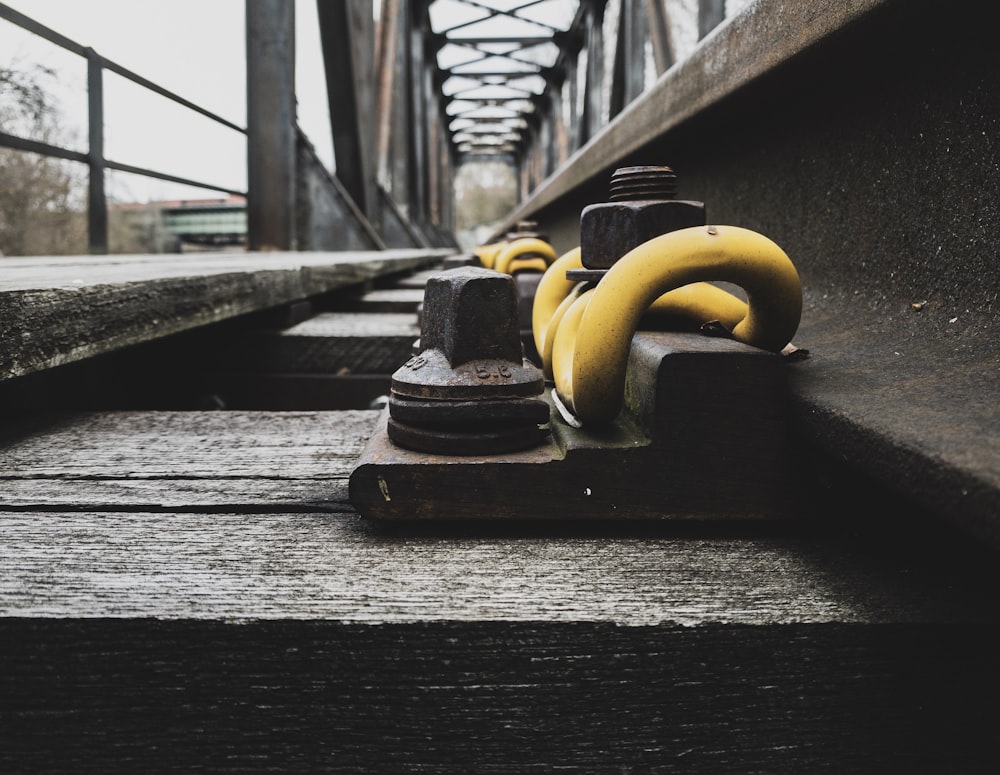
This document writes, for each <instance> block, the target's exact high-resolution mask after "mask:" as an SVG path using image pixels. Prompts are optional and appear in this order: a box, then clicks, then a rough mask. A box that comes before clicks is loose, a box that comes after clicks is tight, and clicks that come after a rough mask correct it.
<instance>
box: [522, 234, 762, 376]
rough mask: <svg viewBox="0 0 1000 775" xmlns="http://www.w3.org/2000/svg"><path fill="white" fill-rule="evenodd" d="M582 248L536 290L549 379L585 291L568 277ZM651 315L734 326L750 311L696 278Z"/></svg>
mask: <svg viewBox="0 0 1000 775" xmlns="http://www.w3.org/2000/svg"><path fill="white" fill-rule="evenodd" d="M582 268H583V264H582V263H581V260H580V248H578V247H577V248H573V249H572V250H570V251H568V252H567V253H564V254H563V255H562V256H560V257H559V258H558V259H557V260H556V262H555V263H554V264H552V266H550V267H549V270H548V271H547V272H546V273H545V276H544V277H542V280H541V282H540V283H539V284H538V288H537V289H536V290H535V303H534V306H533V307H532V315H531V329H532V335H533V336H534V339H535V349H536V351H537V352H538V354H539V356H540V357H541V359H542V371H543V372H544V373H545V378H546V379H550V380H551V379H552V345H553V342H554V340H555V332H556V331H557V330H558V328H559V324H560V322H561V321H562V317H563V315H564V314H565V313H566V310H567V309H569V306H570V304H572V303H573V302H574V301H576V299H577V298H578V297H579V295H580V294H581V293H582V291H583V288H584V286H585V285H586V284H585V283H577V282H575V281H573V280H567V279H566V272H567V271H568V270H572V269H582ZM645 314H646V315H649V316H651V317H654V318H655V317H660V316H663V317H672V318H681V319H684V320H688V321H690V322H692V323H694V324H695V325H702V324H704V323H708V322H710V321H713V320H717V321H719V322H720V323H721V324H722V325H723V326H725V327H726V328H728V329H730V330H732V329H733V328H734V327H735V326H736V324H737V323H739V322H740V321H741V320H743V318H745V317H746V315H747V305H746V302H744V301H743V300H742V299H739V298H737V297H736V296H733V294H731V293H729V292H728V291H724V290H723V289H722V288H719V287H717V286H715V285H712V284H711V283H707V282H696V283H690V284H689V285H684V286H682V287H680V288H675V289H674V290H672V291H667V292H666V293H664V294H663V295H662V296H659V297H658V298H656V299H655V300H654V301H653V303H652V304H650V305H649V307H648V308H647V309H646V311H645Z"/></svg>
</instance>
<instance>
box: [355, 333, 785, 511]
mask: <svg viewBox="0 0 1000 775" xmlns="http://www.w3.org/2000/svg"><path fill="white" fill-rule="evenodd" d="M786 372H787V369H786V367H785V364H784V363H783V362H782V359H781V358H780V357H778V356H776V355H774V354H772V353H767V352H764V351H762V350H758V349H756V348H752V347H747V346H746V345H742V344H739V343H738V342H733V341H731V340H727V339H715V338H710V337H705V336H701V335H698V334H665V333H657V334H647V333H642V334H639V335H637V336H636V339H635V340H634V342H633V351H632V355H631V357H630V363H629V380H628V385H627V388H626V410H625V412H624V413H623V414H622V415H621V416H620V418H619V420H618V422H616V423H615V424H613V425H612V426H611V427H609V428H605V429H601V430H592V429H586V428H582V429H578V428H573V427H570V426H569V425H567V424H566V423H564V422H562V421H561V420H560V419H559V417H558V413H557V412H556V411H555V410H554V409H553V414H552V419H551V420H550V422H549V423H548V425H547V427H548V428H549V429H550V431H551V434H550V435H549V436H547V437H545V438H543V439H541V443H540V444H539V445H538V446H534V447H532V448H530V449H526V450H523V451H514V452H510V453H504V454H491V452H494V451H495V450H490V449H480V450H477V451H471V448H470V447H468V446H467V447H466V451H465V452H461V453H457V452H454V451H452V449H451V448H448V447H441V446H436V447H435V448H434V449H428V450H427V451H428V452H431V454H426V453H425V452H421V451H411V450H407V449H402V448H400V447H399V446H398V445H396V444H394V443H393V442H392V441H391V436H392V433H393V429H392V422H393V420H392V418H391V416H390V415H391V411H392V410H391V409H389V410H387V411H386V412H385V413H384V414H383V417H382V418H381V419H380V421H379V423H378V424H377V425H376V428H375V431H374V433H373V435H372V438H371V440H370V441H369V443H368V446H367V447H366V449H365V451H364V452H363V453H362V455H361V458H360V459H359V462H358V466H357V468H356V469H355V471H354V473H353V474H352V475H351V482H350V490H351V501H352V503H354V505H355V507H356V508H357V509H358V510H359V511H360V512H361V513H362V514H363V515H365V516H367V517H370V518H372V519H377V520H449V519H468V520H490V519H522V520H523V519H568V520H580V519H585V520H586V519H620V520H631V519H701V520H715V519H727V520H728V519H785V518H788V517H789V516H790V515H791V514H792V513H793V511H794V504H795V496H796V477H795V475H794V467H793V461H792V459H791V456H790V454H789V448H788V438H787V426H786V417H785V410H786V409H787V402H786V400H785V391H786V387H785V379H786ZM546 400H547V401H551V397H550V396H549V395H546ZM412 427H413V426H411V429H412ZM495 430H496V426H487V430H486V431H484V433H483V435H484V436H485V435H486V434H487V433H490V432H494V431H495ZM535 430H536V431H538V430H539V429H537V428H536V429H535ZM542 430H543V429H542ZM446 436H447V434H445V437H446ZM438 441H439V440H438V439H435V440H434V441H433V442H432V443H434V444H437V443H438ZM460 441H468V439H465V440H463V439H456V440H455V445H456V446H458V444H459V442H460Z"/></svg>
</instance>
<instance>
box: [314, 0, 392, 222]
mask: <svg viewBox="0 0 1000 775" xmlns="http://www.w3.org/2000/svg"><path fill="white" fill-rule="evenodd" d="M316 7H317V11H318V17H319V27H320V39H321V43H322V46H323V62H324V65H325V68H326V83H327V95H328V97H329V104H330V126H331V128H332V131H333V150H334V156H335V158H336V161H337V178H338V179H339V180H340V182H341V183H343V184H344V188H346V189H347V192H348V193H349V194H350V195H351V198H352V199H353V200H354V202H355V204H357V206H358V207H359V208H360V209H361V211H362V212H363V213H364V214H365V216H367V217H368V219H369V220H372V221H377V216H378V206H379V202H378V193H377V191H376V189H375V148H374V138H373V137H372V133H371V129H370V127H369V123H368V121H369V117H370V116H372V115H374V113H375V89H374V79H375V60H374V45H375V30H374V20H373V19H372V12H371V3H370V2H367V0H364V1H361V2H359V0H317V4H316Z"/></svg>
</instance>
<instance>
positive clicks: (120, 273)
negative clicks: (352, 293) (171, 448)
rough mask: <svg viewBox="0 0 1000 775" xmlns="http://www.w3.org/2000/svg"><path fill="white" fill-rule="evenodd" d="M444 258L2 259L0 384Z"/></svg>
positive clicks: (422, 253)
mask: <svg viewBox="0 0 1000 775" xmlns="http://www.w3.org/2000/svg"><path fill="white" fill-rule="evenodd" d="M448 252H450V251H443V250H436V251H435V250H407V251H372V252H365V253H348V252H345V253H258V254H253V253H234V254H213V255H211V256H208V257H206V256H204V255H201V254H198V255H188V256H170V257H163V256H115V257H108V256H101V257H84V256H74V257H63V258H51V257H41V258H24V259H4V272H3V277H2V278H0V341H2V342H3V347H2V348H0V379H8V378H11V377H16V376H20V375H23V374H29V373H32V372H35V371H38V370H41V369H46V368H51V367H53V366H58V365H61V364H65V363H70V362H73V361H76V360H80V359H83V358H88V357H91V356H94V355H98V354H101V353H106V352H110V351H112V350H116V349H120V348H123V347H127V346H129V345H134V344H138V343H142V342H146V341H149V340H152V339H157V338H161V337H165V336H168V335H170V334H175V333H178V332H181V331H187V330H190V329H192V328H196V327H198V326H203V325H206V324H209V323H215V322H219V321H222V320H226V319H229V318H232V317H235V316H238V315H243V314H246V313H249V312H255V311H259V310H263V309H267V308H271V307H275V306H278V305H281V304H287V303H290V302H294V301H297V300H300V299H305V298H308V297H310V296H315V295H318V294H322V293H326V292H328V291H331V290H334V289H337V288H343V287H345V286H350V285H356V284H359V283H364V282H366V281H368V280H371V279H372V278H375V277H378V276H381V275H388V274H395V273H399V272H403V271H406V270H416V269H420V268H422V267H426V266H428V265H429V264H435V263H439V262H440V260H441V259H442V257H443V256H444V255H446V254H447V253H448Z"/></svg>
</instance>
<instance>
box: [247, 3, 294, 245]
mask: <svg viewBox="0 0 1000 775" xmlns="http://www.w3.org/2000/svg"><path fill="white" fill-rule="evenodd" d="M246 22H247V245H248V247H249V248H250V250H293V249H294V243H295V138H296V135H295V4H294V3H290V2H286V0H246Z"/></svg>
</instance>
